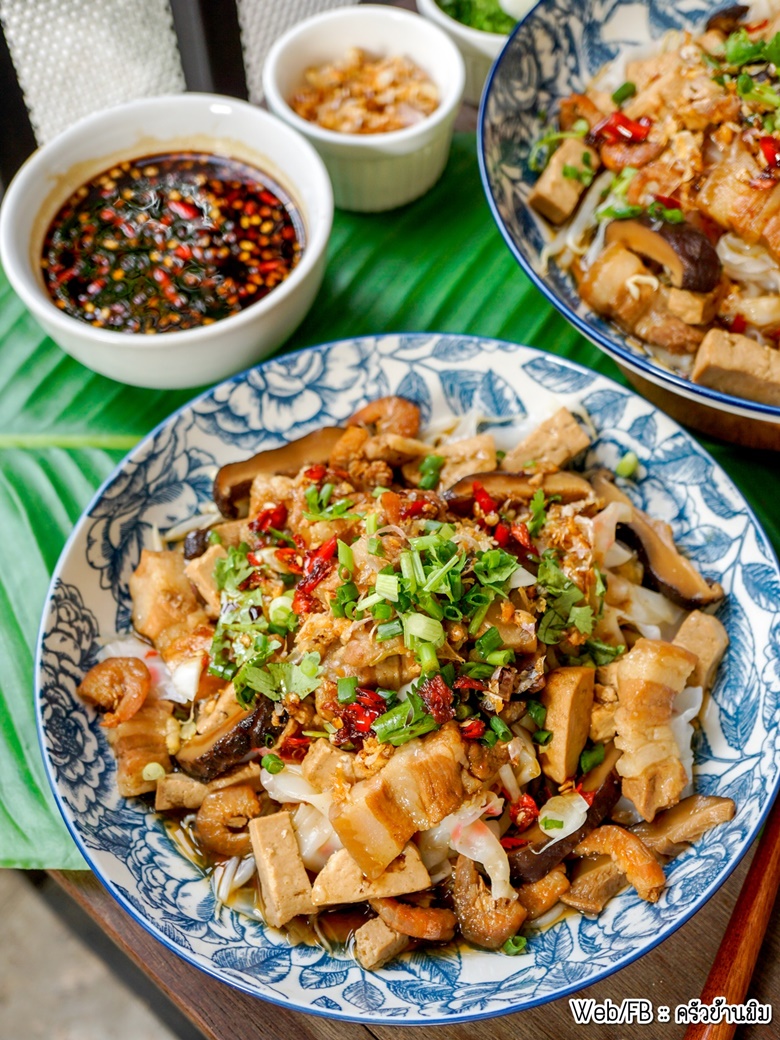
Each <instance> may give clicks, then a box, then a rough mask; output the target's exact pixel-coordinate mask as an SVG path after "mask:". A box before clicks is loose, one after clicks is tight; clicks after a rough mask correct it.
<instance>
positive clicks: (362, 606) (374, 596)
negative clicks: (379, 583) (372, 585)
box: [356, 592, 384, 610]
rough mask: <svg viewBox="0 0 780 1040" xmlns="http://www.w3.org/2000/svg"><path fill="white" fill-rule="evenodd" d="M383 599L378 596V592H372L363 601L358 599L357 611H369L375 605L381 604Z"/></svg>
mask: <svg viewBox="0 0 780 1040" xmlns="http://www.w3.org/2000/svg"><path fill="white" fill-rule="evenodd" d="M383 599H384V597H383V596H380V594H379V593H378V592H372V593H370V594H369V595H368V596H365V597H364V598H363V599H359V600H358V601H357V604H356V606H357V609H358V610H370V609H371V607H374V606H376V604H377V603H381V602H382V600H383Z"/></svg>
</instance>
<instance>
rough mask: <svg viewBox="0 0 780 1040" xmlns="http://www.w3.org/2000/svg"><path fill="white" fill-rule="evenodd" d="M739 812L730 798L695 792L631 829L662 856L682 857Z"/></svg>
mask: <svg viewBox="0 0 780 1040" xmlns="http://www.w3.org/2000/svg"><path fill="white" fill-rule="evenodd" d="M735 811H736V806H735V805H734V802H733V801H732V800H731V799H730V798H719V797H717V796H716V795H703V794H693V795H691V796H690V798H683V800H682V801H681V802H678V803H677V805H675V806H672V808H671V809H666V810H665V811H664V812H662V813H659V814H658V815H657V816H656V818H655V819H654V820H653V821H652V823H647V822H642V823H638V824H637V825H636V827H632V828H631V830H632V831H633V832H634V834H638V835H639V837H640V838H641V839H642V841H643V842H644V843H645V845H647V847H648V848H649V849H650V850H651V851H653V852H656V853H658V855H659V856H678V855H679V854H680V853H681V852H683V851H684V850H685V849H686V848H687V847H688V845H689V844H690V842H692V841H697V840H698V839H699V838H700V837H701V836H702V834H704V832H705V831H708V830H709V829H710V828H711V827H715V826H717V824H719V823H726V821H727V820H730V819H732V818H733V816H734V813H735Z"/></svg>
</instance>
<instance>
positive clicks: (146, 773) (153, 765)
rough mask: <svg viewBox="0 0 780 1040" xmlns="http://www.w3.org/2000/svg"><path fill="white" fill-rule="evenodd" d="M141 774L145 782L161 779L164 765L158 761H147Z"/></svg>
mask: <svg viewBox="0 0 780 1040" xmlns="http://www.w3.org/2000/svg"><path fill="white" fill-rule="evenodd" d="M141 776H142V777H143V779H144V780H146V782H147V783H153V782H154V781H155V780H162V778H163V777H164V776H165V767H164V766H163V765H161V763H160V762H147V763H146V765H145V766H144V767H143V769H142V770H141Z"/></svg>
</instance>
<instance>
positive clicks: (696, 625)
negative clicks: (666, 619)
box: [674, 610, 729, 693]
mask: <svg viewBox="0 0 780 1040" xmlns="http://www.w3.org/2000/svg"><path fill="white" fill-rule="evenodd" d="M674 642H675V644H676V645H677V646H684V647H685V649H686V650H690V651H691V653H692V654H696V657H697V658H698V660H697V662H696V667H695V668H694V669H693V671H692V672H691V676H690V678H689V680H688V683H689V685H690V686H702V687H704V691H705V693H706V692H707V691H708V690H709V689H710V688H711V687H712V684H713V683H714V682H715V673H716V672H717V670H718V665H719V664H720V662H721V661H722V659H723V655H724V654H725V652H726V650H727V649H728V645H729V637H728V633H727V632H726V629H725V628H724V627H723V625H722V624H721V622H720V621H718V619H717V618H716V617H714V616H713V615H712V614H705V613H704V612H703V611H701V610H694V611H692V612H691V613H690V614H689V615H688V617H687V618H686V619H685V621H683V623H682V625H680V628H679V630H678V632H677V635H676V636H675V637H674Z"/></svg>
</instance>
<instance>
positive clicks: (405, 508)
mask: <svg viewBox="0 0 780 1040" xmlns="http://www.w3.org/2000/svg"><path fill="white" fill-rule="evenodd" d="M382 497H383V498H384V495H383V496H382ZM430 504H431V503H430V502H428V500H427V499H425V498H412V499H408V500H407V501H406V502H402V503H401V519H402V520H411V519H412V518H413V517H415V516H421V515H422V513H424V512H425V509H426V507H427V506H429V505H430Z"/></svg>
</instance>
